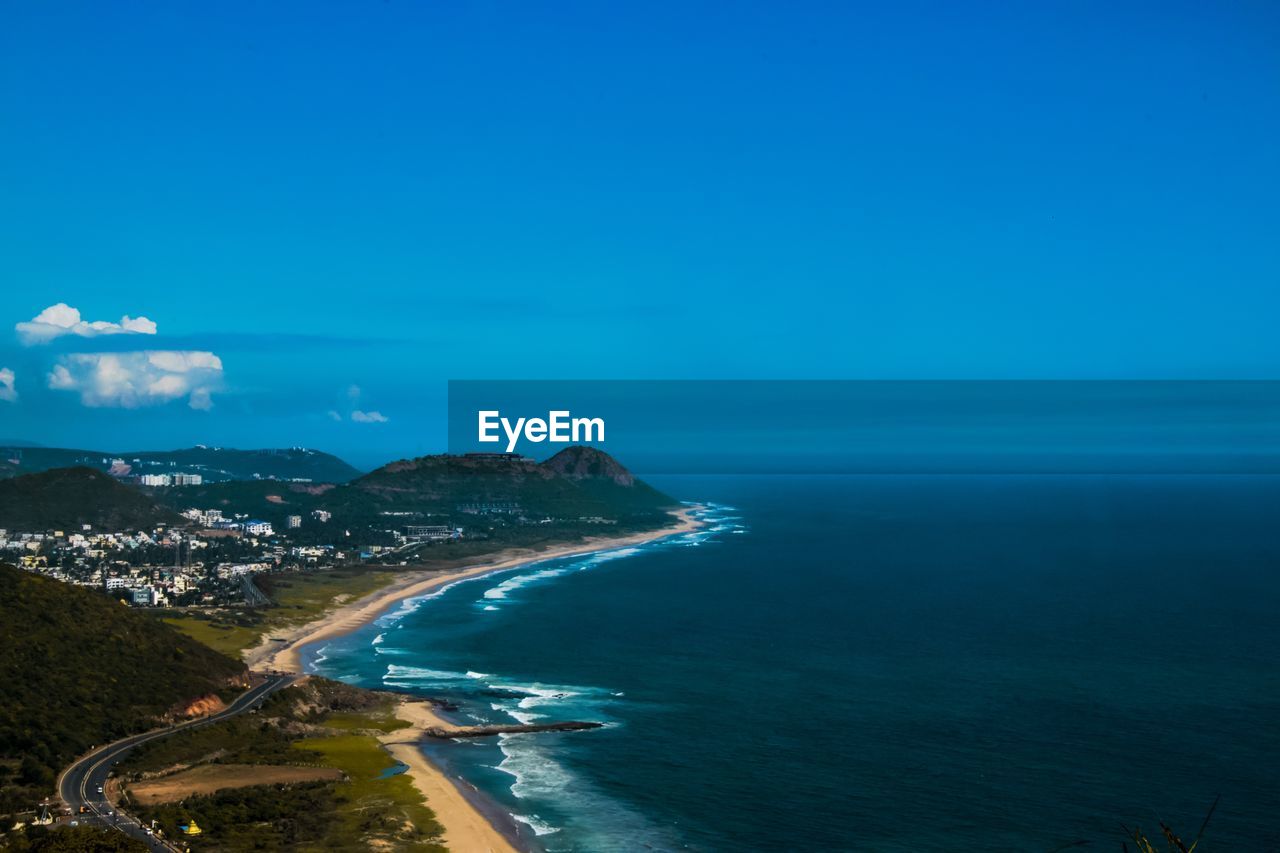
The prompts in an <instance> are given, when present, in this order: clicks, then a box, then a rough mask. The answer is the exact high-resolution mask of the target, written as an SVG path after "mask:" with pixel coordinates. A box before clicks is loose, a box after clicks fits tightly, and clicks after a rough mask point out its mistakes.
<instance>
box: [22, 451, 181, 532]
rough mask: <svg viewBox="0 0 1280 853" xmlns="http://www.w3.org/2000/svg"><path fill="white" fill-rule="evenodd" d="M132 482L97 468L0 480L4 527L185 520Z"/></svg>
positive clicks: (128, 525) (102, 526) (98, 526)
mask: <svg viewBox="0 0 1280 853" xmlns="http://www.w3.org/2000/svg"><path fill="white" fill-rule="evenodd" d="M186 523H187V521H186V519H184V518H182V517H181V516H180V515H178V514H176V513H174V512H173V511H172V510H169V509H166V508H164V507H162V506H160V505H159V504H157V503H156V502H155V501H154V500H152V499H151V498H150V497H148V496H147V495H145V494H143V493H142V492H140V491H139V490H137V489H135V488H133V487H132V486H126V485H124V484H123V483H120V482H117V481H116V480H115V479H113V478H112V477H111V476H109V475H107V474H104V473H102V472H101V471H98V470H96V469H94V468H84V467H79V468H55V469H53V470H50V471H42V472H40V473H39V474H25V475H23V476H21V477H14V478H12V479H9V480H0V528H3V529H5V530H9V531H15V530H16V531H23V532H38V531H44V530H79V529H80V527H81V525H84V524H89V525H92V526H93V529H94V530H105V531H130V530H151V529H153V528H154V527H155V526H156V525H157V524H186Z"/></svg>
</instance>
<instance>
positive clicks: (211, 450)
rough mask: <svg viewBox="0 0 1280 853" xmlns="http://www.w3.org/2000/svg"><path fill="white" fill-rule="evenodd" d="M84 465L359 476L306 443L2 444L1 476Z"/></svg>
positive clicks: (209, 473) (233, 475) (213, 477)
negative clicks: (118, 448) (251, 446)
mask: <svg viewBox="0 0 1280 853" xmlns="http://www.w3.org/2000/svg"><path fill="white" fill-rule="evenodd" d="M117 460H119V462H117ZM79 465H83V466H86V467H90V468H96V469H98V470H100V471H111V472H112V473H115V474H117V475H120V474H124V475H128V476H134V475H140V474H172V473H177V472H185V473H191V474H199V475H201V476H202V477H204V479H206V480H208V481H209V482H221V481H224V480H255V479H276V480H312V481H315V482H320V483H345V482H348V481H350V480H353V479H355V478H356V477H359V476H360V470H359V469H357V468H355V467H353V466H351V465H349V464H347V463H346V462H344V461H343V460H341V459H339V458H338V457H336V456H334V455H332V454H330V453H324V452H322V451H319V450H310V449H308V448H305V447H289V448H279V449H262V450H237V449H234V448H223V447H206V446H203V445H198V446H196V447H187V448H181V449H178V450H134V451H127V452H115V451H103V450H78V449H72V448H64V447H38V446H31V445H27V444H21V445H17V444H10V445H5V444H0V478H3V477H16V476H18V475H20V474H30V473H35V472H38V471H48V470H50V469H51V468H69V467H74V466H79Z"/></svg>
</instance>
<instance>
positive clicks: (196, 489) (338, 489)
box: [148, 447, 678, 526]
mask: <svg viewBox="0 0 1280 853" xmlns="http://www.w3.org/2000/svg"><path fill="white" fill-rule="evenodd" d="M148 493H149V494H152V495H154V496H155V498H156V500H158V501H159V502H161V503H163V504H165V505H167V506H171V507H173V508H175V509H185V508H187V507H193V506H194V507H208V508H216V509H221V510H223V512H224V513H228V512H240V513H246V514H249V515H252V516H255V517H257V518H262V519H265V520H267V521H271V522H272V523H274V524H277V525H283V524H284V521H285V518H286V517H287V516H289V515H299V514H300V515H306V514H307V513H310V512H312V511H314V510H325V511H327V512H331V513H333V515H334V519H335V523H340V524H361V523H378V524H383V525H385V524H388V523H391V524H394V523H395V522H389V521H388V518H389V517H395V516H397V515H401V514H404V515H406V516H415V515H420V516H422V517H424V518H426V517H433V518H438V519H441V520H442V521H443V520H444V519H446V518H447V519H453V520H455V521H460V520H461V519H463V518H466V517H470V516H471V515H473V514H485V513H486V512H490V511H493V512H498V513H499V514H503V515H508V516H517V515H524V516H526V517H528V518H530V519H542V518H558V519H565V520H576V519H581V518H596V517H599V518H608V519H615V520H619V521H623V522H628V523H630V522H635V523H638V524H641V525H645V526H648V525H651V524H657V523H664V522H665V521H666V520H667V510H668V509H670V508H671V507H674V506H675V505H676V504H677V503H678V502H677V501H676V500H675V499H674V498H671V497H669V496H668V495H665V494H663V493H662V492H660V491H658V490H657V489H654V488H653V487H651V486H649V485H648V484H646V483H644V482H643V481H641V480H639V479H637V478H636V477H635V475H633V474H632V473H631V472H630V471H628V470H627V469H626V468H625V467H624V466H623V465H622V464H621V463H620V462H618V461H617V460H616V459H614V458H613V457H612V456H609V454H607V453H605V452H603V451H600V450H597V449H595V448H591V447H570V448H567V449H565V450H562V451H561V452H560V453H557V454H556V455H555V456H553V457H551V458H550V459H548V460H546V461H545V462H535V461H533V460H531V459H526V458H524V457H517V456H504V455H501V454H497V455H494V454H474V455H463V456H453V455H436V456H420V457H417V458H415V459H400V460H397V461H395V462H389V463H387V464H386V465H383V466H382V467H381V468H378V469H377V470H375V471H371V472H370V473H368V474H365V475H364V476H362V477H358V478H356V479H355V480H352V481H351V482H349V483H345V484H342V485H336V486H331V485H325V484H319V483H315V484H309V483H270V482H252V483H247V482H227V483H214V484H208V485H203V486H180V487H179V486H175V487H172V488H167V489H155V490H148ZM400 523H401V524H403V523H405V522H400Z"/></svg>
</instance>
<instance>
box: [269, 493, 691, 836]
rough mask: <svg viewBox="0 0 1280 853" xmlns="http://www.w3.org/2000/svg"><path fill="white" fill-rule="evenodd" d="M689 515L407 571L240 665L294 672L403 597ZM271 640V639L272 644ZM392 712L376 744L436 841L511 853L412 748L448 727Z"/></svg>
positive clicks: (646, 536)
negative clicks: (408, 787)
mask: <svg viewBox="0 0 1280 853" xmlns="http://www.w3.org/2000/svg"><path fill="white" fill-rule="evenodd" d="M692 512H693V509H692V508H690V509H681V510H678V511H676V512H673V513H672V515H674V516H675V518H676V521H675V523H674V524H672V525H669V526H667V527H664V528H661V529H659V530H652V531H647V532H644V533H636V534H632V535H629V536H615V537H604V536H601V537H591V538H588V539H585V540H583V541H582V542H576V543H573V544H567V545H563V546H557V547H553V548H548V549H547V550H545V551H533V550H530V549H509V550H507V551H502V552H500V553H498V554H496V555H494V556H492V557H490V558H488V559H487V560H485V561H484V562H482V563H478V564H476V565H474V566H464V567H462V568H459V569H456V570H454V571H446V572H421V571H418V572H407V573H406V574H405V577H404V578H402V579H400V580H397V581H395V582H394V583H392V584H390V585H389V586H386V587H384V588H382V589H380V590H378V591H376V592H374V593H371V594H369V595H367V596H365V597H364V598H361V599H358V600H356V601H353V602H349V603H346V604H343V605H341V606H339V607H337V608H336V609H335V610H333V611H332V612H330V613H328V614H326V615H325V616H323V617H321V618H320V619H317V620H315V621H314V622H310V623H308V624H306V625H303V626H300V627H298V628H295V629H292V630H289V631H278V632H274V633H273V634H272V635H271V636H268V637H264V638H263V640H262V642H260V643H259V644H258V645H257V646H255V647H253V648H252V649H249V650H247V651H246V652H245V654H244V657H245V661H246V663H248V664H249V666H250V667H251V668H253V669H258V670H276V671H283V672H297V673H301V672H302V656H301V650H302V648H303V647H304V646H307V645H310V644H312V643H316V642H319V641H321V640H327V639H331V638H333V637H340V636H342V635H344V634H348V633H350V632H352V631H354V630H356V629H358V628H360V627H362V626H364V625H367V624H368V623H369V622H371V621H373V620H374V619H376V618H378V617H379V616H380V615H382V614H383V613H385V612H387V611H388V610H389V609H391V608H392V607H394V606H395V605H397V604H398V603H399V602H401V601H404V600H405V599H407V598H413V597H415V596H418V595H423V594H425V593H428V592H430V591H431V590H433V589H438V588H439V587H442V586H444V585H446V584H450V583H453V582H455V581H458V580H463V579H465V578H471V577H476V576H478V575H484V574H489V573H491V572H501V571H505V570H508V569H514V568H518V567H519V566H521V565H524V564H526V563H530V562H536V561H541V560H550V559H555V558H558V557H569V556H577V555H582V554H590V553H592V552H595V551H605V550H611V549H613V548H623V547H627V546H629V545H640V544H643V543H645V542H652V541H655V540H657V539H664V538H666V537H668V536H675V535H679V534H681V533H687V532H690V531H692V530H696V529H698V528H699V527H700V526H701V522H699V521H697V520H696V519H695V518H694V517H693V514H692ZM272 637H275V638H276V639H275V640H273V639H272ZM396 714H397V716H399V717H400V718H401V719H403V720H406V721H407V722H409V723H410V727H409V728H405V729H400V730H398V731H395V732H391V733H390V734H387V735H384V736H382V737H381V738H380V740H381V741H382V743H383V745H384V746H385V747H386V749H387V751H388V752H390V753H391V755H392V756H393V757H394V758H395V759H396V760H397V761H399V762H401V763H402V764H404V765H405V766H406V767H408V770H407V771H406V774H407V775H408V776H409V777H410V778H411V779H412V780H413V783H414V786H415V787H417V789H418V790H419V791H420V792H421V793H422V795H423V796H424V797H425V798H426V800H427V805H428V806H429V807H430V808H431V810H432V811H433V812H435V814H436V819H437V820H439V822H440V824H441V826H443V827H444V841H445V844H446V845H447V846H448V847H449V849H451V850H456V851H460V853H461V852H462V851H465V853H472V851H476V853H484V851H494V853H507V851H510V853H515V851H516V850H517V848H516V847H515V846H514V845H513V844H512V843H511V841H509V840H508V839H507V838H506V837H505V836H503V834H502V833H501V832H499V831H498V830H497V829H496V828H495V827H494V826H493V824H491V823H490V822H489V820H488V819H486V818H485V816H484V815H483V814H482V813H481V812H480V810H479V809H477V808H476V807H475V806H474V805H473V804H472V803H471V802H470V801H468V799H467V798H466V796H464V794H463V793H462V791H461V790H459V788H458V787H457V784H456V783H455V782H454V781H453V780H452V779H450V778H449V777H448V776H446V775H445V774H444V773H443V772H442V771H441V770H440V768H438V767H436V766H435V765H433V764H432V763H431V762H429V761H428V760H427V759H426V757H425V756H424V755H423V754H422V752H421V751H420V750H419V749H418V747H417V743H418V742H419V741H421V740H422V739H423V738H424V737H425V731H426V729H428V728H432V727H436V728H444V729H449V728H453V727H454V725H453V724H452V723H450V722H448V721H447V720H444V719H442V718H441V717H439V716H438V715H437V714H436V713H435V712H434V711H433V709H432V708H431V706H430V704H428V703H426V702H415V701H410V700H407V699H406V700H405V701H404V702H401V703H400V704H399V705H398V706H397V709H396Z"/></svg>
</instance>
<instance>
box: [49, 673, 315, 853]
mask: <svg viewBox="0 0 1280 853" xmlns="http://www.w3.org/2000/svg"><path fill="white" fill-rule="evenodd" d="M298 677H299V676H297V675H277V674H271V675H267V676H266V677H265V680H264V681H263V682H262V683H260V684H257V685H255V686H254V687H252V688H250V689H249V690H246V691H245V692H244V693H242V694H240V695H239V696H237V697H236V698H235V700H234V701H232V703H231V704H230V705H228V706H227V707H226V708H224V709H223V710H221V711H219V712H217V713H216V714H210V715H209V716H207V717H200V718H199V719H195V720H188V721H187V722H185V723H178V724H177V725H176V726H170V727H168V728H164V729H155V730H153V731H149V732H143V733H142V734H137V735H130V736H129V737H126V738H121V739H120V740H118V741H115V742H114V743H109V744H107V745H106V746H102V747H99V748H97V749H95V750H94V751H93V752H90V753H89V754H88V755H85V756H84V757H82V758H79V759H77V760H76V761H75V763H74V764H72V765H71V766H70V767H68V768H67V769H66V770H64V771H63V772H62V775H61V776H60V777H58V796H59V797H61V798H62V801H63V802H64V803H66V804H67V805H68V806H69V807H70V808H71V815H72V817H71V819H72V820H76V821H79V822H80V823H82V824H92V825H97V826H109V827H114V828H115V829H118V830H120V831H121V832H123V833H125V834H126V835H130V836H132V837H133V838H136V839H138V840H139V841H141V842H142V843H144V844H146V845H147V846H148V847H149V848H151V849H152V850H156V851H162V850H180V849H182V848H179V847H176V846H174V845H173V844H172V843H168V842H166V841H163V840H161V839H159V838H156V837H155V836H154V835H152V834H151V833H149V832H148V831H147V828H146V827H144V826H142V825H141V824H140V823H139V822H138V821H137V820H136V819H135V818H133V817H132V816H130V815H128V814H125V813H124V812H122V811H119V810H117V809H116V807H115V806H113V805H112V804H111V803H110V802H109V801H108V800H107V797H106V794H105V793H103V792H104V790H105V789H106V786H107V778H108V777H109V776H110V775H111V771H112V770H113V769H114V768H115V766H116V764H118V763H119V762H120V760H121V759H122V758H124V756H125V755H126V754H128V752H129V751H130V750H131V749H133V748H134V747H136V746H139V745H140V744H144V743H147V742H149V741H153V740H157V739H159V738H162V737H168V736H169V735H171V734H173V733H175V732H181V731H185V730H187V729H194V728H199V727H200V726H207V725H210V724H212V723H217V722H220V721H222V720H226V719H229V718H230V717H234V716H235V715H237V714H243V713H244V712H245V711H248V710H250V709H253V708H256V707H258V706H259V705H261V704H262V701H263V700H264V699H266V698H267V697H268V696H270V695H271V694H272V693H275V692H276V691H277V690H282V689H284V688H285V687H288V686H289V685H290V684H293V682H294V681H296V680H297V679H298ZM81 806H83V807H84V808H85V809H86V812H85V813H84V814H80V808H81Z"/></svg>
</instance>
